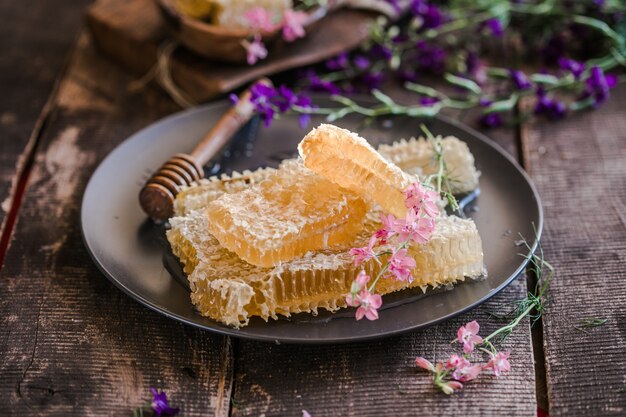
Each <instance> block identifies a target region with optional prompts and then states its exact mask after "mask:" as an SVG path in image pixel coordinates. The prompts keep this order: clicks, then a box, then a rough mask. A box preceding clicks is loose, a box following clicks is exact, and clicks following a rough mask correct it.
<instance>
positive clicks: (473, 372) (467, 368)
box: [452, 358, 482, 382]
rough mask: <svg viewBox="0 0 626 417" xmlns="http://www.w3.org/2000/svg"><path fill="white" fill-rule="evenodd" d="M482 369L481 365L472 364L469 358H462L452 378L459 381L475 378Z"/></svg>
mask: <svg viewBox="0 0 626 417" xmlns="http://www.w3.org/2000/svg"><path fill="white" fill-rule="evenodd" d="M480 371H482V367H481V366H480V365H472V364H471V363H470V361H468V360H467V359H465V358H461V360H460V362H459V364H458V365H457V366H456V369H455V370H454V372H452V378H454V379H456V380H457V381H463V382H467V381H471V380H472V379H475V378H476V377H477V376H478V374H480Z"/></svg>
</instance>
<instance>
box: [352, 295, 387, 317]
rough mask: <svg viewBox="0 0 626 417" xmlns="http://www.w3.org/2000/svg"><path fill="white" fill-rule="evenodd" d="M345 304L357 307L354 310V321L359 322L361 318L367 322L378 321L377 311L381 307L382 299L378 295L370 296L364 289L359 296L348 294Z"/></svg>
mask: <svg viewBox="0 0 626 417" xmlns="http://www.w3.org/2000/svg"><path fill="white" fill-rule="evenodd" d="M346 303H347V304H348V305H349V306H351V307H359V308H358V309H357V310H356V319H357V320H361V319H362V318H363V317H365V318H367V319H368V320H376V319H378V309H379V308H380V306H381V305H383V299H382V297H381V296H380V294H372V293H370V292H369V291H367V290H366V289H365V290H363V291H361V293H360V294H357V295H353V294H348V296H347V297H346Z"/></svg>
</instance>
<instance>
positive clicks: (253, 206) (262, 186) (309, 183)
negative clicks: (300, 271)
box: [204, 161, 368, 267]
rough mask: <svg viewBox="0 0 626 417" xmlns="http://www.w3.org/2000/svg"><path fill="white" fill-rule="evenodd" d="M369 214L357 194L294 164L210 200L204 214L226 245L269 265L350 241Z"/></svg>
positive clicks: (253, 261)
mask: <svg viewBox="0 0 626 417" xmlns="http://www.w3.org/2000/svg"><path fill="white" fill-rule="evenodd" d="M367 210H368V206H367V204H366V203H365V201H363V199H362V198H360V197H359V196H358V195H356V194H354V193H351V192H349V191H347V190H344V189H342V188H340V187H337V185H335V184H333V183H332V182H330V181H328V180H327V179H325V178H324V177H321V176H319V175H317V174H315V173H314V172H313V171H310V170H308V169H307V168H305V167H304V166H303V165H302V163H301V162H300V161H290V162H289V163H285V164H283V165H282V166H281V168H280V169H278V170H276V171H274V172H273V173H272V174H270V175H269V176H268V178H267V179H266V180H265V181H262V182H260V183H259V184H255V185H252V186H250V187H249V188H247V189H246V190H243V191H240V192H236V193H226V194H224V195H222V196H221V197H220V198H217V199H215V200H213V201H211V202H210V203H209V204H208V205H207V206H206V208H205V209H204V212H205V215H206V216H207V219H208V222H207V227H208V231H209V233H210V234H212V235H213V236H215V238H216V239H217V240H218V241H219V242H220V244H221V245H222V246H223V247H225V248H226V249H228V250H230V251H232V252H234V253H236V254H237V255H238V256H239V257H240V258H241V259H242V260H244V261H246V262H248V263H251V264H253V265H257V266H262V267H269V266H274V265H276V264H278V263H280V262H284V261H288V260H290V259H293V258H296V257H299V256H302V255H304V254H305V253H307V252H309V251H316V250H322V249H328V248H331V247H337V246H339V245H341V244H342V243H346V242H350V241H351V240H352V239H353V238H354V236H355V235H356V233H357V232H358V230H360V229H361V227H362V223H363V218H364V217H365V214H366V212H367Z"/></svg>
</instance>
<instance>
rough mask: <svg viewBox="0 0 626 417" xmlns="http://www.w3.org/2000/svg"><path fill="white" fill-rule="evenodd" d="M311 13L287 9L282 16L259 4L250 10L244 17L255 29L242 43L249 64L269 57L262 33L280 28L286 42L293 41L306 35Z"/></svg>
mask: <svg viewBox="0 0 626 417" xmlns="http://www.w3.org/2000/svg"><path fill="white" fill-rule="evenodd" d="M308 17H309V15H308V14H307V13H306V12H305V11H301V10H293V9H291V8H288V9H285V10H284V11H283V14H282V16H276V15H273V14H271V13H270V12H269V11H267V10H266V9H265V8H263V7H260V6H257V7H253V8H251V9H250V10H248V11H247V12H246V13H245V15H244V18H245V20H246V21H247V23H248V26H249V28H250V29H252V30H253V31H255V33H254V35H253V36H252V38H251V39H244V40H242V41H241V45H242V46H243V47H244V48H245V49H246V52H247V61H248V65H254V64H256V63H257V61H259V60H262V59H265V58H266V57H267V48H266V47H265V44H264V43H263V40H262V37H261V34H262V33H267V32H272V31H275V30H280V31H281V35H282V38H283V40H284V41H285V42H293V41H295V40H296V39H298V38H302V37H304V36H305V34H306V33H305V30H304V25H305V23H306V21H307V19H308Z"/></svg>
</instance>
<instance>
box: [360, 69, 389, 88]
mask: <svg viewBox="0 0 626 417" xmlns="http://www.w3.org/2000/svg"><path fill="white" fill-rule="evenodd" d="M384 80H385V74H383V73H382V72H380V71H377V72H366V73H365V74H363V75H362V76H361V81H363V84H365V86H366V87H367V89H368V90H373V89H375V88H379V87H380V85H381V84H382V82H383V81H384Z"/></svg>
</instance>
